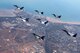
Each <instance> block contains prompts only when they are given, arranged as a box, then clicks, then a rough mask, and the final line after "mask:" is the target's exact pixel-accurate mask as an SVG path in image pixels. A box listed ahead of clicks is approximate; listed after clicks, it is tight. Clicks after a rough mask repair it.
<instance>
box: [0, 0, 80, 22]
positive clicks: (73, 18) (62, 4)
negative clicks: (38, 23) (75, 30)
mask: <svg viewBox="0 0 80 53" xmlns="http://www.w3.org/2000/svg"><path fill="white" fill-rule="evenodd" d="M14 4H16V5H19V6H24V7H25V11H29V12H31V13H35V12H34V10H35V9H37V10H39V11H43V12H44V16H49V17H52V18H54V16H52V14H53V13H54V14H56V15H62V17H61V20H62V21H65V22H68V21H69V22H80V0H0V9H12V8H14V7H13V5H14Z"/></svg>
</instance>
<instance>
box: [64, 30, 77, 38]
mask: <svg viewBox="0 0 80 53" xmlns="http://www.w3.org/2000/svg"><path fill="white" fill-rule="evenodd" d="M63 31H64V32H66V33H67V35H69V36H72V37H76V36H77V33H75V34H73V33H70V32H68V31H67V30H63Z"/></svg>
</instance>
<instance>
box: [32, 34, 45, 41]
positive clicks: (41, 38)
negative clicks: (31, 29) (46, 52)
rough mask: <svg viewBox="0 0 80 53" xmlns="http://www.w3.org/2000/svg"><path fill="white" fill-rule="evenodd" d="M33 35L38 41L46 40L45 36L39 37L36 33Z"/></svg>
mask: <svg viewBox="0 0 80 53" xmlns="http://www.w3.org/2000/svg"><path fill="white" fill-rule="evenodd" d="M32 34H33V35H34V36H35V37H36V39H40V40H44V38H45V36H39V35H37V34H35V33H32Z"/></svg>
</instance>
